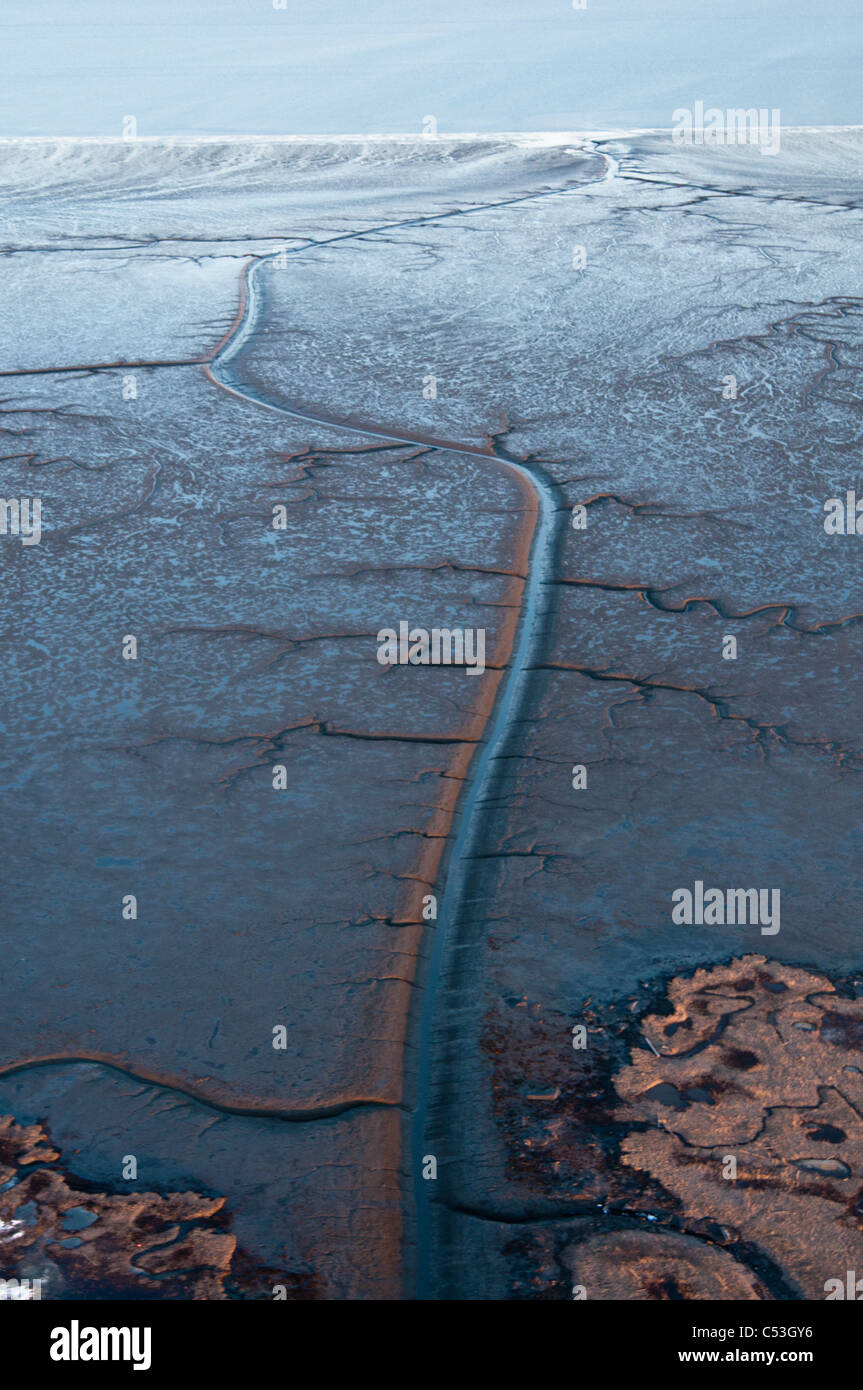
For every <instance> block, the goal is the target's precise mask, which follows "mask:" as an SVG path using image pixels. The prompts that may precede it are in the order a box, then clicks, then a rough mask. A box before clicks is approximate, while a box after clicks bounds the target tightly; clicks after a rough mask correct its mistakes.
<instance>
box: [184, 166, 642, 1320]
mask: <svg viewBox="0 0 863 1390" xmlns="http://www.w3.org/2000/svg"><path fill="white" fill-rule="evenodd" d="M584 151H585V153H590V154H596V153H599V154H600V157H601V158H602V159H603V160H604V161H605V169H604V172H603V173H602V175H601V176H600V177H599V178H598V179H592V180H589V181H586V182H584V183H581V184H579V185H577V186H576V187H574V188H562V189H554V190H549V189H543V190H542V191H541V192H538V193H534V194H527V195H522V196H519V197H517V198H514V199H507V200H504V201H502V202H501V203H494V204H490V205H489V204H484V205H480V206H477V207H469V208H464V209H456V210H454V211H451V212H447V213H442V214H437V215H430V216H427V217H420V218H413V219H409V220H405V221H403V222H390V223H387V224H384V225H382V226H379V227H368V228H366V229H365V230H364V231H358V232H348V233H341V234H339V235H337V236H334V237H330V238H325V239H322V240H321V241H314V242H312V243H311V244H308V243H304V244H303V245H301V246H296V247H287V248H279V250H277V251H273V252H270V253H268V254H267V255H262V256H257V257H254V258H253V259H250V260H249V261H248V262H247V264H246V267H245V269H244V272H243V281H242V291H241V300H240V308H239V311H238V314H237V317H236V319H235V321H234V323H233V325H232V326H231V328H230V329H229V330H228V332H227V334H226V335H225V337H224V338H223V339H222V341H221V343H220V344H219V345H218V347H217V348H216V351H215V352H214V354H213V355H212V357H211V358H210V359H209V361H208V362H207V364H206V366H205V368H204V370H205V373H206V375H207V376H208V377H209V378H210V380H212V381H213V382H214V383H215V384H216V385H217V386H219V387H221V388H222V389H224V390H226V391H228V392H230V393H231V394H232V395H234V396H237V397H239V398H241V399H242V400H245V401H248V402H250V403H252V404H254V405H257V406H261V407H263V408H265V409H267V410H272V411H275V412H277V413H278V414H280V415H285V416H288V417H290V418H292V419H296V420H304V421H307V422H308V423H311V424H315V425H318V426H320V427H323V428H332V429H338V430H340V431H345V432H347V433H349V434H356V435H360V436H362V437H363V438H366V439H369V438H372V439H382V440H386V441H389V442H391V443H393V444H394V445H416V444H422V445H425V446H427V447H428V448H430V449H436V450H438V451H443V452H448V453H453V454H459V455H462V456H465V457H469V458H484V459H488V460H490V461H492V462H495V463H498V464H500V465H501V466H502V467H505V468H507V469H509V470H510V471H511V472H512V473H514V474H516V475H517V476H518V477H519V478H521V479H522V480H523V482H524V483H526V485H527V487H528V488H529V490H530V492H531V493H532V495H533V497H534V498H535V501H536V520H535V522H534V529H533V535H532V538H531V545H530V559H529V564H528V571H527V576H526V579H525V583H524V591H523V596H522V604H521V612H520V614H519V620H518V627H517V630H516V635H515V639H514V643H513V649H512V654H511V658H510V661H509V663H508V670H507V671H506V673H505V676H504V678H503V680H502V682H501V685H500V689H499V691H498V695H497V699H496V702H495V706H494V709H493V711H492V713H491V716H490V718H489V721H488V725H487V728H486V732H485V737H484V738H483V740H482V742H481V743H480V744H479V745H478V749H477V752H476V754H475V755H474V757H473V759H472V761H471V766H470V770H469V775H468V778H467V781H466V785H465V791H464V793H463V796H462V799H461V803H460V805H459V806H458V808H457V810H456V813H455V818H456V830H455V835H454V837H453V838H452V839H451V842H450V845H449V849H448V852H447V855H446V861H445V866H444V868H445V886H444V888H443V891H442V892H441V893H439V894H438V916H437V921H436V923H435V924H434V931H433V933H432V938H431V944H430V948H429V951H428V958H427V970H426V976H425V982H424V983H425V988H424V992H423V1003H422V1010H421V1014H420V1019H419V1024H418V1030H417V1047H418V1058H417V1081H416V1099H415V1104H414V1108H413V1112H412V1115H413V1118H412V1144H411V1148H412V1154H411V1161H412V1171H413V1179H414V1200H415V1221H416V1297H417V1298H419V1299H428V1298H433V1297H434V1292H433V1290H434V1269H433V1256H434V1251H433V1241H432V1230H431V1227H432V1212H431V1201H430V1187H431V1186H433V1184H429V1182H427V1181H424V1179H423V1177H422V1169H423V1157H424V1154H425V1152H426V1143H427V1128H428V1116H429V1105H430V1099H431V1096H432V1092H433V1086H434V1081H435V1073H434V1061H435V1056H434V1030H435V1026H436V1022H437V1014H438V997H439V994H440V982H441V977H442V974H443V969H444V963H445V960H446V958H447V953H448V951H449V950H450V949H451V948H452V946H453V945H454V944H455V943H456V940H457V935H458V931H459V930H460V929H463V928H464V927H465V926H466V924H467V921H468V920H469V914H468V911H467V909H468V908H469V900H468V893H469V887H470V878H471V871H472V860H473V857H474V854H475V851H476V846H477V841H478V837H479V834H480V830H481V827H482V820H483V815H482V812H483V807H484V806H485V804H486V803H487V802H488V801H489V799H490V796H491V793H492V789H493V783H494V778H495V770H496V769H495V764H496V762H497V761H498V759H499V758H500V757H501V756H502V755H503V754H504V752H505V749H506V744H507V741H508V739H509V737H510V735H511V733H512V730H513V729H514V727H515V726H516V725H517V724H518V722H519V719H520V718H521V716H522V712H523V711H524V710H525V708H526V706H527V697H528V684H529V673H530V671H531V669H532V668H533V667H534V666H535V664H536V660H537V657H538V655H539V653H540V651H541V644H542V640H543V633H544V629H545V621H546V617H547V612H548V600H547V595H548V592H549V588H548V585H549V581H550V579H551V578H552V576H553V570H554V561H555V554H556V549H557V545H558V542H559V539H560V535H561V531H562V525H561V522H562V517H563V510H562V505H561V502H560V499H559V497H558V494H557V490H556V487H555V485H554V483H553V482H552V480H551V479H550V477H549V476H548V475H547V473H546V472H545V471H544V469H543V468H542V466H541V465H540V464H537V463H534V462H531V463H525V462H522V461H520V460H519V459H517V458H514V457H512V456H511V455H510V454H509V453H508V452H507V451H506V450H505V449H504V448H502V447H501V446H500V445H499V444H497V443H494V442H490V444H489V447H488V448H486V449H483V448H479V447H471V446H468V445H465V444H462V445H459V446H456V445H453V444H449V443H444V442H443V441H436V440H433V439H429V438H426V437H423V436H421V435H416V434H411V433H409V432H405V433H395V432H393V431H391V430H386V429H381V428H376V427H374V426H369V425H365V424H363V425H349V424H344V423H343V422H342V421H340V420H339V419H338V418H336V417H334V416H327V415H323V414H320V413H312V412H310V411H307V410H301V409H299V408H298V407H296V406H291V405H289V404H285V403H284V402H282V401H279V400H277V399H275V398H272V397H270V396H268V395H266V394H265V393H264V392H262V391H259V390H253V389H252V388H251V387H250V386H248V385H246V384H245V383H244V382H243V381H242V379H241V377H240V376H239V374H238V371H237V359H238V357H239V355H240V353H241V352H242V350H243V348H244V347H245V346H246V345H247V344H248V343H249V341H250V340H251V338H252V337H253V335H254V333H255V331H256V329H257V328H258V326H259V324H260V322H261V319H262V316H263V313H264V309H265V301H264V294H263V290H262V287H261V285H260V283H259V282H260V278H261V271H262V269H263V268H264V266H265V265H266V264H267V262H268V261H270V260H273V259H275V257H276V256H281V255H298V254H300V253H301V252H308V251H310V250H314V249H316V248H317V247H325V246H330V245H332V244H334V243H339V242H344V241H359V240H361V239H362V238H363V237H366V236H372V235H374V234H375V233H377V232H381V231H392V230H395V229H397V228H399V227H415V226H420V225H423V224H425V225H433V224H435V223H436V222H440V221H442V220H443V219H444V218H450V217H458V216H467V215H470V214H471V213H474V212H483V211H488V209H489V207H501V206H508V205H509V204H510V203H521V202H527V201H529V200H531V199H535V198H542V197H548V196H557V197H563V196H566V195H574V194H578V193H581V192H584V191H586V190H587V189H590V188H595V187H596V186H597V184H601V183H606V182H610V181H612V180H613V179H614V178H616V176H617V173H618V165H617V162H616V161H615V160H614V159H613V158H612V156H610V155H608V154H606V153H604V152H598V151H596V149H595V148H594V147H593V146H591V145H585V146H584Z"/></svg>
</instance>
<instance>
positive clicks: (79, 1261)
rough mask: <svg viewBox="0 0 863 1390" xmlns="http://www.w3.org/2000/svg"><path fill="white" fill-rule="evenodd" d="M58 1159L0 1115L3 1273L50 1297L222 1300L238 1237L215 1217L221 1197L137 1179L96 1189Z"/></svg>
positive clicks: (34, 1132)
mask: <svg viewBox="0 0 863 1390" xmlns="http://www.w3.org/2000/svg"><path fill="white" fill-rule="evenodd" d="M59 1157H60V1155H59V1153H58V1151H57V1149H55V1148H54V1147H53V1146H52V1145H51V1143H50V1140H49V1138H48V1135H47V1134H46V1132H45V1131H44V1129H42V1127H41V1126H40V1125H27V1126H19V1125H17V1124H16V1123H15V1122H14V1120H13V1119H12V1118H11V1116H0V1186H4V1187H5V1190H4V1191H2V1192H0V1249H2V1255H0V1260H2V1270H3V1278H4V1279H7V1280H9V1279H19V1280H23V1279H29V1280H32V1279H34V1278H38V1279H42V1281H43V1283H44V1284H45V1285H46V1287H45V1288H44V1289H43V1291H42V1297H48V1298H57V1297H60V1298H81V1297H86V1298H98V1297H99V1296H100V1294H104V1293H110V1295H111V1296H112V1297H114V1298H116V1297H118V1296H121V1297H126V1298H193V1299H225V1298H226V1297H227V1296H228V1295H227V1293H226V1291H225V1280H226V1277H227V1275H228V1273H229V1270H230V1266H231V1260H232V1257H233V1254H234V1251H235V1248H236V1240H235V1238H234V1236H233V1235H231V1233H230V1232H229V1231H226V1230H224V1229H223V1228H222V1225H223V1223H220V1221H219V1217H220V1213H221V1212H222V1209H223V1207H224V1198H223V1197H209V1196H202V1195H200V1194H198V1193H195V1192H172V1193H169V1194H168V1195H166V1196H160V1195H159V1194H158V1193H155V1192H139V1191H136V1190H135V1186H134V1184H133V1183H130V1185H129V1190H128V1195H127V1194H126V1193H123V1194H122V1195H118V1194H113V1193H108V1192H100V1191H98V1190H95V1189H94V1188H93V1187H92V1186H89V1185H84V1184H81V1183H79V1182H77V1181H76V1180H75V1179H74V1178H72V1177H70V1175H69V1174H68V1173H67V1172H65V1171H64V1170H63V1169H62V1168H61V1167H59V1166H55V1165H57V1161H58V1159H59ZM8 1183H12V1186H5V1185H6V1184H8ZM28 1208H29V1209H30V1210H31V1211H32V1212H35V1215H32V1216H30V1215H28V1216H25V1215H23V1212H24V1211H25V1210H26V1209H28ZM76 1218H77V1219H76Z"/></svg>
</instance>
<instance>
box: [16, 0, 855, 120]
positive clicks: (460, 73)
mask: <svg viewBox="0 0 863 1390" xmlns="http://www.w3.org/2000/svg"><path fill="white" fill-rule="evenodd" d="M861 35H863V19H861V13H860V0H819V3H818V4H813V3H812V0H755V3H753V0H722V3H719V0H715V3H710V0H702V3H696V0H586V8H585V9H584V10H576V9H574V8H573V5H572V0H434V2H433V3H426V0H363V3H362V4H357V0H287V5H286V8H285V9H276V8H274V4H273V0H182V3H181V4H178V3H177V2H176V0H148V3H147V4H146V5H145V4H132V3H129V0H75V3H74V5H70V4H69V3H68V0H40V3H39V4H38V5H34V4H33V3H32V0H5V3H4V5H3V10H2V16H0V51H2V54H3V82H2V84H0V135H7V136H8V135H58V134H69V135H119V134H121V132H122V123H123V120H124V118H125V117H127V116H134V117H135V118H136V120H137V127H138V133H139V134H141V135H165V134H191V135H194V134H202V135H203V134H281V133H283V134H313V133H320V134H334V133H341V132H344V133H350V132H363V133H368V134H374V133H381V132H387V131H405V132H410V131H417V132H419V131H420V130H421V129H422V125H423V121H424V118H426V117H428V116H433V117H435V119H436V120H437V123H438V128H439V130H440V132H441V133H447V132H454V131H466V130H472V131H478V132H488V131H497V130H511V131H520V130H576V129H578V130H585V129H587V130H595V129H607V128H608V127H621V126H623V127H632V126H642V127H643V126H668V125H670V124H671V113H672V112H673V110H674V109H675V108H676V107H678V106H690V105H691V104H692V103H693V102H694V101H696V100H703V101H704V102H705V103H706V104H707V105H716V106H720V107H722V108H726V107H729V106H741V105H742V106H751V105H757V106H770V107H777V106H778V107H779V108H780V110H781V112H782V121H783V124H786V125H810V124H815V125H818V124H855V123H858V122H859V121H861V119H863V114H861V112H863V107H861V102H860V95H859V94H860V82H859V73H860V71H861V68H863V40H861Z"/></svg>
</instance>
